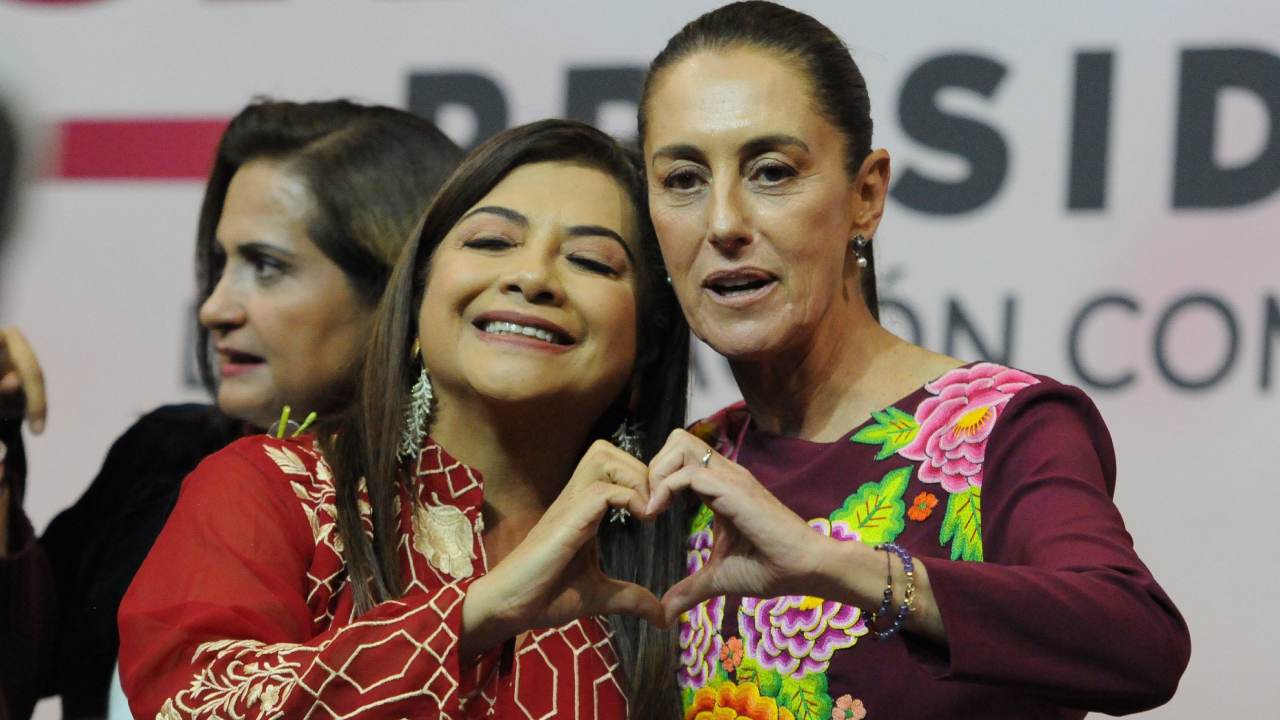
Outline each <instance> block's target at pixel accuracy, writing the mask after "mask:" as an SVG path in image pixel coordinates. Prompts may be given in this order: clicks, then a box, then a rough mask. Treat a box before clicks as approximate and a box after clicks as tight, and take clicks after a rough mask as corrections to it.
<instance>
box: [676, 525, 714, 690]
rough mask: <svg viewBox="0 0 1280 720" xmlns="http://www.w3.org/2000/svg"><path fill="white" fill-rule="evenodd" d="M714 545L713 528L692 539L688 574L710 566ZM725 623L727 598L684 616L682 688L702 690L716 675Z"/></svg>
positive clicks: (709, 601) (699, 607) (681, 623)
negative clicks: (708, 562) (722, 630)
mask: <svg viewBox="0 0 1280 720" xmlns="http://www.w3.org/2000/svg"><path fill="white" fill-rule="evenodd" d="M711 542H712V534H711V528H710V527H707V528H704V529H702V530H701V531H699V532H696V533H694V534H693V535H690V536H689V553H688V556H687V557H688V559H687V564H686V570H687V572H688V574H690V575H692V574H693V573H695V572H697V571H698V570H701V569H702V566H703V565H704V564H706V562H707V558H709V557H711ZM723 622H724V596H723V595H721V596H718V597H713V598H711V599H710V600H705V601H703V602H701V603H698V604H697V605H695V606H694V607H692V608H690V609H689V611H688V612H686V613H684V614H683V615H681V616H680V670H679V672H678V673H677V676H676V679H677V682H679V684H680V686H681V687H686V688H699V687H702V686H703V685H706V684H707V683H708V682H710V681H711V678H712V676H714V675H715V671H716V661H717V660H718V659H719V658H720V652H721V650H722V649H723V648H724V640H723V639H722V638H721V637H720V626H721V624H722V623H723Z"/></svg>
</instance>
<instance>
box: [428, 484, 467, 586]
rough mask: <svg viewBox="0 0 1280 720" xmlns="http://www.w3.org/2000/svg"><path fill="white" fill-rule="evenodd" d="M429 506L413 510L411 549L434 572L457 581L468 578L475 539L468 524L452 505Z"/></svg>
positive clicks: (434, 498)
mask: <svg viewBox="0 0 1280 720" xmlns="http://www.w3.org/2000/svg"><path fill="white" fill-rule="evenodd" d="M431 499H432V500H433V503H430V504H424V505H418V506H417V507H415V508H414V509H413V547H414V549H415V550H417V551H418V552H420V553H422V554H423V555H424V556H426V558H427V562H429V563H431V566H432V567H434V568H435V569H437V570H439V571H441V572H443V573H447V574H448V575H449V576H451V577H453V578H455V579H457V580H461V579H462V578H467V577H471V573H472V572H473V564H472V562H471V561H472V560H474V559H475V557H476V553H475V536H474V535H472V532H471V521H469V520H468V519H467V516H466V515H465V514H464V513H463V512H462V511H461V510H459V509H458V508H457V507H455V506H453V505H442V504H440V498H438V497H436V496H435V495H434V494H433V495H432V498H431Z"/></svg>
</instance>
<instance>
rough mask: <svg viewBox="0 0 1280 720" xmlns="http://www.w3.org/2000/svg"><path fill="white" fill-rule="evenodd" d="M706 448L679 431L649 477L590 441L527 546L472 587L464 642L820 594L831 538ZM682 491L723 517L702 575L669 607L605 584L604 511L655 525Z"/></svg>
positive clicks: (489, 642)
mask: <svg viewBox="0 0 1280 720" xmlns="http://www.w3.org/2000/svg"><path fill="white" fill-rule="evenodd" d="M710 450H711V448H709V447H708V446H707V444H706V443H704V442H702V441H701V440H699V439H698V438H696V437H694V436H693V435H691V434H689V433H688V432H685V431H684V430H676V431H675V432H673V433H672V434H671V436H670V437H669V438H668V439H667V443H666V445H664V446H663V448H662V450H661V451H659V452H658V454H657V455H656V456H654V458H653V460H652V461H651V462H650V463H649V466H648V467H647V468H646V467H645V466H644V464H643V463H641V462H640V461H639V460H636V459H635V458H633V457H631V456H630V455H628V454H626V453H624V452H622V451H621V450H619V449H618V448H616V447H614V446H613V445H611V444H609V443H607V442H604V441H597V442H596V443H595V444H593V445H592V446H591V448H590V449H589V450H588V451H587V453H586V455H584V456H583V458H582V460H581V461H580V462H579V463H578V467H577V469H576V470H575V471H574V473H573V476H572V477H571V478H570V480H569V482H568V484H566V485H565V488H564V490H563V491H561V493H560V495H559V497H557V498H556V500H555V502H553V503H552V504H551V506H550V507H549V508H547V511H546V512H545V513H544V514H543V516H542V518H541V520H539V521H538V523H537V524H536V525H535V526H534V527H533V529H532V530H530V532H529V534H528V535H527V536H526V537H525V539H524V541H522V542H521V543H520V545H519V546H518V547H517V548H516V549H515V550H513V551H512V553H511V554H510V555H508V556H507V557H506V558H504V559H503V561H502V562H501V563H499V564H498V565H497V566H495V567H494V568H492V569H491V570H490V572H489V574H488V575H485V576H484V577H482V578H480V579H478V580H476V581H475V583H473V584H472V586H471V588H470V589H469V591H468V601H467V606H466V607H465V608H464V623H465V625H466V632H467V634H469V635H470V638H469V641H468V645H469V646H471V647H474V648H477V649H481V648H486V647H492V646H494V645H496V644H497V643H498V642H501V640H503V639H505V638H508V637H513V636H515V635H517V634H519V633H520V632H523V631H525V630H528V629H531V628H538V627H557V626H560V625H563V624H565V623H567V622H570V621H572V620H574V619H576V618H580V617H585V616H591V615H609V614H625V615H634V616H637V617H641V618H644V619H645V620H647V621H648V622H649V623H651V624H653V625H656V626H659V627H667V626H669V625H671V624H672V623H674V622H675V620H676V618H678V617H679V615H680V614H681V613H682V612H684V611H685V610H687V609H689V608H690V607H692V606H694V605H696V604H697V603H699V602H701V601H703V600H705V599H707V598H710V597H714V596H716V595H723V594H726V593H736V594H741V595H750V596H756V597H770V596H773V595H778V594H785V593H787V592H789V591H793V590H794V588H796V587H811V586H813V584H814V581H815V580H816V574H817V562H818V558H819V557H820V554H821V552H822V541H823V540H826V538H823V537H822V536H821V535H816V534H815V533H814V532H813V530H812V528H810V527H809V525H808V524H807V523H806V522H805V521H804V520H803V519H802V518H800V516H798V515H796V514H795V513H794V512H792V511H791V510H790V509H789V508H787V507H786V506H785V505H783V504H782V503H781V502H780V501H779V500H778V499H777V498H775V497H774V496H773V495H772V494H771V493H770V492H769V491H768V490H767V489H765V488H764V486H762V485H761V484H760V483H759V482H758V481H757V480H756V479H755V477H754V476H752V475H751V473H750V472H748V471H747V470H746V469H745V468H743V467H741V466H740V465H737V464H736V463H734V462H732V461H730V460H728V459H726V458H724V457H722V456H720V455H717V454H715V453H714V452H709V451H710ZM704 459H705V460H706V462H705V463H704V462H703V460H704ZM685 491H692V492H694V493H696V494H697V495H698V496H699V497H700V498H701V500H702V502H703V503H705V504H706V505H707V506H708V507H709V508H710V509H711V510H712V512H714V513H715V526H714V527H715V539H714V542H713V544H712V549H711V556H710V558H709V559H708V560H707V562H706V563H705V564H704V565H703V567H702V568H701V569H700V570H699V571H697V572H695V573H694V574H692V575H690V576H689V577H686V578H684V579H683V580H681V581H680V582H678V583H676V584H675V585H673V586H672V587H671V588H670V589H668V590H667V592H666V593H665V594H664V595H663V597H662V599H661V600H659V599H658V598H657V597H656V596H655V595H654V594H653V593H652V592H650V591H649V590H648V589H646V588H644V587H641V586H640V585H636V584H634V583H630V582H626V581H623V580H618V579H615V578H611V577H609V576H608V575H606V574H605V572H604V571H603V570H602V569H601V567H600V561H599V551H598V549H597V546H596V533H597V530H598V528H599V526H600V522H601V520H602V519H603V518H604V515H605V513H606V512H607V511H608V510H609V509H610V508H623V509H626V510H627V511H628V512H629V513H630V514H631V515H632V516H633V517H634V518H636V519H637V520H639V521H646V520H652V519H653V518H655V517H656V516H657V515H659V514H661V513H663V512H666V511H667V510H668V509H669V508H670V506H671V504H672V502H673V500H674V498H675V497H676V496H677V495H678V494H680V493H682V492H685ZM637 551H643V549H640V548H637ZM471 613H474V615H472V618H471V619H468V618H467V615H468V614H471Z"/></svg>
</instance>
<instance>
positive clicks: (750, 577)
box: [647, 430, 831, 623]
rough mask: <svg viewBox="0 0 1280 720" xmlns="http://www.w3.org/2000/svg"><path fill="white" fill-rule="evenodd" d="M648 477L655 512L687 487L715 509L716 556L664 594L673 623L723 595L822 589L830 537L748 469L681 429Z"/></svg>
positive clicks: (666, 612)
mask: <svg viewBox="0 0 1280 720" xmlns="http://www.w3.org/2000/svg"><path fill="white" fill-rule="evenodd" d="M708 451H711V452H710V454H709V455H708ZM704 458H705V459H706V462H703V460H704ZM648 479H649V490H650V499H649V506H648V508H647V510H648V511H649V515H650V516H652V514H655V513H658V512H662V511H664V510H665V509H666V508H667V507H669V506H670V505H671V502H672V499H673V497H674V496H675V495H676V494H678V493H680V492H683V491H687V490H688V491H692V492H694V493H696V494H697V495H698V496H699V498H700V499H701V500H702V502H703V503H704V504H705V505H706V506H707V507H708V508H710V509H711V511H712V512H714V513H715V523H714V528H715V531H714V540H713V542H712V545H711V556H710V557H709V558H708V559H707V561H706V563H705V564H703V566H702V568H701V569H699V570H698V571H697V572H695V573H693V574H692V575H690V576H688V577H686V578H684V579H683V580H681V581H680V582H678V583H676V584H675V585H674V586H672V587H671V588H670V589H669V590H667V592H666V593H665V594H664V595H663V596H662V607H663V612H664V615H665V620H666V622H668V623H671V622H674V621H675V619H676V618H677V617H679V616H680V614H681V613H682V612H684V611H685V610H688V609H689V608H691V607H693V606H694V605H696V604H698V603H699V602H702V601H703V600H706V599H707V598H711V597H715V596H717V595H724V594H726V593H733V594H738V595H748V596H753V597H772V596H775V595H783V594H795V589H796V588H815V589H816V588H817V586H818V583H819V582H820V579H821V578H820V574H819V572H818V569H819V561H820V560H821V558H822V553H823V551H824V548H825V545H826V543H829V542H831V541H830V540H829V539H827V538H825V537H823V536H822V535H819V534H816V533H815V532H814V531H813V529H812V528H811V527H809V524H808V523H806V522H805V521H804V519H803V518H801V517H800V516H799V515H797V514H796V513H795V512H793V511H792V510H791V509H790V508H788V507H787V506H785V505H783V504H782V502H781V501H780V500H778V499H777V498H776V497H774V495H773V494H772V493H770V492H769V491H768V490H767V489H766V488H765V487H764V486H763V485H761V484H760V482H759V481H758V480H756V478H755V476H753V475H752V474H751V473H750V472H749V471H747V469H746V468H744V467H742V466H741V465H738V464H737V463H735V462H732V461H731V460H729V459H727V458H725V457H723V456H721V455H718V454H716V453H715V452H714V451H712V449H711V448H710V447H709V446H708V445H707V444H706V443H705V442H703V441H702V440H700V439H698V438H697V437H695V436H693V435H692V434H690V433H688V432H686V431H684V430H676V431H675V432H673V433H671V435H670V437H668V438H667V443H666V445H664V446H663V448H662V450H660V451H659V452H658V454H657V455H655V456H654V458H653V460H652V461H651V462H650V463H649V478H648Z"/></svg>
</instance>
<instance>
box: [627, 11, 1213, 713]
mask: <svg viewBox="0 0 1280 720" xmlns="http://www.w3.org/2000/svg"><path fill="white" fill-rule="evenodd" d="M640 129H641V135H642V141H643V145H644V152H645V160H646V169H647V172H648V181H649V194H650V212H651V215H652V218H653V222H654V226H655V229H656V232H657V234H658V238H659V241H660V244H661V246H662V251H663V256H664V258H665V260H666V264H667V268H668V270H669V272H670V274H671V278H672V280H673V284H674V287H675V290H676V294H677V295H678V296H679V298H680V302H681V305H682V306H683V308H684V311H685V314H686V316H687V318H688V320H689V324H690V325H691V326H692V328H693V331H694V332H695V333H696V334H697V335H698V336H699V337H700V338H702V339H703V340H704V341H706V342H707V343H708V344H709V345H711V346H712V347H713V348H715V349H716V350H717V351H718V352H720V353H721V354H722V355H724V356H725V357H726V358H728V360H729V364H730V366H731V368H732V370H733V373H734V377H735V379H736V380H737V382H738V385H739V387H740V389H741V390H742V394H743V396H744V398H745V400H746V402H745V404H739V405H735V406H733V407H730V408H726V409H725V410H724V411H722V412H720V413H718V414H717V415H715V416H713V417H712V418H709V419H708V420H706V421H704V422H702V423H699V424H697V425H695V426H694V428H693V434H690V433H686V432H683V431H680V432H677V433H675V434H674V435H673V436H672V437H671V439H670V441H669V442H668V443H667V446H666V447H665V448H664V449H663V450H662V451H661V452H660V453H659V455H658V456H657V458H655V459H654V460H653V462H652V463H651V465H650V467H651V470H652V474H651V477H650V480H651V482H652V483H653V495H654V497H653V501H652V502H653V507H654V509H657V510H660V509H661V508H662V507H663V506H665V504H666V503H667V502H668V500H669V499H670V498H671V497H672V496H673V494H676V493H682V492H684V491H686V490H692V491H693V493H695V494H696V495H697V496H698V497H699V498H700V499H701V500H702V501H703V503H704V508H703V510H702V512H701V513H700V514H699V515H698V516H697V518H696V519H695V520H694V522H693V524H692V527H691V532H690V535H689V558H690V560H689V567H688V571H689V573H690V575H689V576H688V577H687V578H686V579H684V580H682V581H681V582H680V583H679V584H677V585H676V586H675V587H673V588H672V589H671V590H670V591H669V592H668V593H667V594H666V596H665V597H664V600H663V604H664V606H665V607H666V613H667V618H668V619H669V620H676V619H677V618H678V619H679V622H680V644H681V662H682V668H681V670H680V673H679V682H680V685H681V687H682V688H683V691H684V702H685V706H686V709H687V715H686V716H687V717H699V718H702V717H712V716H714V717H738V716H742V717H766V716H767V717H774V716H775V714H776V716H777V717H785V718H819V717H820V718H824V719H825V718H833V719H838V720H846V719H849V718H854V719H861V718H871V719H873V720H875V719H879V718H976V717H989V718H995V717H999V718H1015V717H1017V718H1030V717H1045V718H1048V717H1053V718H1066V717H1072V718H1079V717H1083V716H1084V714H1085V712H1086V711H1087V710H1096V711H1101V712H1107V713H1128V712H1135V711H1138V710H1142V709H1146V708H1150V707H1154V706H1156V705H1159V704H1161V703H1164V702H1166V701H1167V700H1168V699H1169V698H1170V697H1171V696H1172V695H1173V692H1174V689H1175V688H1176V687H1177V684H1178V679H1179V677H1180V676H1181V674H1182V671H1183V669H1184V668H1185V667H1186V663H1187V659H1188V654H1189V650H1190V648H1189V638H1188V634H1187V628H1186V625H1185V624H1184V622H1183V620H1182V618H1181V616H1180V615H1179V614H1178V611H1177V610H1176V609H1175V608H1174V606H1173V603H1172V602H1170V600H1169V598H1168V596H1167V595H1166V594H1165V593H1164V591H1163V590H1162V589H1161V588H1160V586H1159V585H1158V584H1157V583H1156V581H1155V580H1154V579H1153V578H1152V576H1151V573H1150V572H1149V571H1148V570H1147V568H1146V567H1145V566H1144V565H1143V564H1142V561H1141V560H1140V559H1139V558H1138V556H1137V554H1136V553H1135V552H1134V549H1133V544H1132V541H1131V539H1130V537H1129V535H1128V533H1126V532H1125V529H1124V523H1123V521H1122V520H1121V517H1120V513H1119V511H1118V510H1117V509H1116V506H1115V504H1114V503H1113V502H1112V500H1111V495H1112V492H1113V490H1114V487H1115V457H1114V453H1113V450H1112V445H1111V439H1110V436H1109V434H1108V432H1107V429H1106V426H1105V425H1104V424H1103V422H1102V418H1101V417H1100V416H1099V414H1098V411H1097V409H1096V408H1095V407H1094V405H1093V403H1092V402H1091V401H1090V400H1089V399H1088V398H1087V397H1086V396H1085V395H1084V394H1083V393H1082V392H1080V391H1079V390H1077V389H1075V388H1071V387H1067V386H1065V385H1062V384H1060V383H1058V382H1056V381H1054V380H1052V379H1051V378H1047V377H1044V376H1040V375H1033V374H1030V373H1027V372H1023V371H1021V370H1017V369H1014V368H1009V367H1003V366H1000V365H996V364H993V363H985V362H980V363H965V362H963V361H961V360H957V359H955V358H950V357H946V356H942V355H938V354H935V353H932V352H929V351H927V350H925V349H924V348H921V347H917V346H915V345H912V344H910V343H907V342H905V341H903V340H901V339H900V338H898V337H896V336H894V335H893V334H891V333H890V332H888V331H887V330H885V329H884V328H883V327H881V325H880V324H879V322H878V319H877V306H878V304H877V300H876V289H875V274H874V273H875V271H874V269H875V264H874V261H873V255H872V248H873V247H874V245H875V237H876V229H877V227H878V225H879V222H880V218H881V215H882V213H883V210H884V203H885V197H886V195H887V190H888V187H889V167H890V163H889V156H888V154H887V153H886V152H885V151H883V150H873V149H872V145H871V129H872V128H871V117H870V107H869V101H868V96H867V89H866V85H865V83H864V81H863V79H862V76H861V74H860V72H859V71H858V68H857V66H856V65H855V64H854V62H853V59H852V58H851V57H850V55H849V51H848V50H847V49H846V48H845V46H844V45H843V43H841V41H840V40H839V38H837V37H836V36H835V35H834V34H833V33H832V32H831V30H829V29H828V28H827V27H825V26H824V25H822V24H821V23H819V22H818V21H817V20H815V19H813V18H812V17H809V16H808V15H805V14H803V13H800V12H796V11H793V10H789V9H787V8H784V7H782V6H779V5H776V4H774V3H769V2H743V3H735V4H732V5H727V6H725V7H722V8H720V9H718V10H715V11H712V12H709V13H707V14H706V15H703V16H702V17H700V18H698V19H697V20H694V21H693V22H691V23H690V24H688V25H687V26H685V27H684V29H682V30H681V31H680V32H679V33H677V34H676V35H675V36H674V37H673V38H671V40H670V42H668V44H667V46H666V48H665V49H664V50H663V51H662V52H661V53H660V54H659V55H658V56H657V58H656V59H655V60H654V61H653V64H652V65H651V68H650V72H649V76H648V79H647V81H646V84H645V89H644V96H643V101H642V104H641V115H640ZM920 261H921V262H927V261H928V259H927V258H921V259H920ZM686 611H687V612H686Z"/></svg>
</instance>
